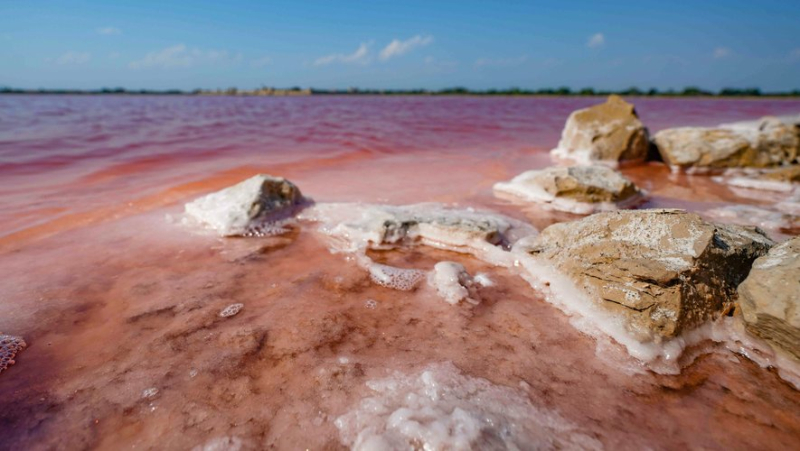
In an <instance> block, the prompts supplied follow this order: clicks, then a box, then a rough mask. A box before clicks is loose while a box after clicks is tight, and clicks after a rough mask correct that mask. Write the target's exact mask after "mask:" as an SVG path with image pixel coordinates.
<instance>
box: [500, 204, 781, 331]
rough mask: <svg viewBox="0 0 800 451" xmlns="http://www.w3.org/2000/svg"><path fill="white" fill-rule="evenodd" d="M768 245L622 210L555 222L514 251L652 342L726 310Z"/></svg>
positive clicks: (669, 217)
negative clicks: (560, 276)
mask: <svg viewBox="0 0 800 451" xmlns="http://www.w3.org/2000/svg"><path fill="white" fill-rule="evenodd" d="M772 244H773V243H772V241H771V240H770V239H769V238H767V237H766V236H765V235H764V233H763V232H761V231H760V230H758V229H756V228H745V227H740V226H732V225H715V224H711V223H708V222H706V221H703V220H702V219H701V218H700V216H698V215H696V214H693V213H688V212H686V211H683V210H623V211H616V212H607V213H597V214H595V215H592V216H589V217H587V218H584V219H582V220H580V221H574V222H567V223H559V224H554V225H552V226H550V227H548V228H546V229H544V230H543V231H542V233H541V234H539V236H537V237H534V238H531V239H525V240H522V241H520V242H519V243H517V245H515V247H514V252H515V253H524V254H527V255H529V256H532V257H533V258H534V259H535V260H536V261H538V262H540V263H543V264H548V265H551V266H552V267H554V268H555V269H556V270H557V271H558V272H560V273H561V274H563V275H565V276H566V277H567V278H568V279H570V280H571V281H572V282H573V283H574V284H575V285H576V287H577V288H578V289H579V290H581V291H583V292H584V293H586V294H587V295H588V298H589V299H592V300H593V301H594V302H596V303H597V304H598V305H600V306H601V307H602V308H603V309H604V310H606V311H608V312H610V313H611V314H612V315H613V316H614V317H616V318H619V320H620V321H621V322H622V324H623V325H624V327H625V328H626V329H627V331H628V333H630V334H631V335H632V336H633V337H635V338H636V339H637V340H639V341H642V342H646V341H655V342H659V341H661V340H663V339H668V338H672V337H676V336H678V335H679V334H680V333H681V332H682V331H684V330H687V329H691V328H693V327H695V326H698V325H700V324H701V323H703V322H704V321H707V320H709V319H713V318H716V317H718V316H719V315H722V314H724V313H725V312H727V311H729V310H730V309H731V308H732V305H733V302H734V299H735V294H736V288H737V286H738V285H739V283H741V281H742V280H744V279H745V277H747V274H748V272H749V270H750V265H751V264H752V263H753V260H755V259H756V258H758V257H760V256H762V255H764V254H766V252H767V250H768V249H769V248H770V246H771V245H772Z"/></svg>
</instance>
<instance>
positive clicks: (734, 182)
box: [711, 175, 793, 193]
mask: <svg viewBox="0 0 800 451" xmlns="http://www.w3.org/2000/svg"><path fill="white" fill-rule="evenodd" d="M711 179H712V180H713V181H715V182H717V183H722V184H727V185H730V186H735V187H737V188H748V189H758V190H765V191H778V192H782V193H787V192H789V191H791V190H792V187H793V185H792V184H791V183H789V182H781V181H778V180H760V179H752V178H748V177H725V176H724V175H723V176H717V177H712V178H711Z"/></svg>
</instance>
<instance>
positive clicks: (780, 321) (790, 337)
mask: <svg viewBox="0 0 800 451" xmlns="http://www.w3.org/2000/svg"><path fill="white" fill-rule="evenodd" d="M739 306H740V307H741V309H742V317H743V319H744V323H745V327H746V328H747V330H748V331H749V332H751V333H753V334H755V335H757V336H759V337H761V338H763V339H765V340H767V341H769V342H770V343H772V344H774V345H776V346H777V347H778V348H779V349H780V350H782V351H784V352H786V353H788V354H789V355H790V356H791V357H792V358H794V359H795V360H797V361H800V237H795V238H793V239H791V240H788V241H785V242H783V243H781V244H779V245H777V246H775V247H773V248H772V249H770V251H769V253H768V254H767V255H765V256H763V257H761V258H759V259H758V260H756V261H755V262H754V263H753V269H752V270H751V271H750V275H749V276H748V277H747V279H745V280H744V282H742V284H741V285H739Z"/></svg>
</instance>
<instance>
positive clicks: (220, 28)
mask: <svg viewBox="0 0 800 451" xmlns="http://www.w3.org/2000/svg"><path fill="white" fill-rule="evenodd" d="M261 85H267V86H279V87H287V86H295V85H297V86H303V87H317V88H347V87H350V86H358V87H362V88H400V89H408V88H428V89H438V88H442V87H449V86H466V87H469V88H473V89H487V88H506V87H512V86H518V87H523V88H540V87H558V86H569V87H572V88H581V87H585V86H591V87H595V88H600V89H619V88H627V87H630V86H638V87H641V88H649V87H657V88H660V89H665V88H671V87H672V88H682V87H684V86H688V85H696V86H701V87H704V88H707V89H719V88H722V87H749V86H756V87H760V88H762V89H765V90H790V89H800V1H797V0H792V1H782V2H776V1H771V0H762V1H759V2H753V1H726V2H688V1H671V2H665V1H663V0H660V1H650V0H638V1H629V2H621V1H606V2H597V1H560V2H556V1H553V2H535V1H527V2H522V1H515V2H499V1H495V2H480V1H468V0H462V1H448V2H434V1H404V2H400V1H369V2H368V1H363V2H356V1H300V0H295V1H271V2H268V1H262V2H255V1H228V2H222V1H214V2H210V1H182V2H172V1H150V0H137V1H124V2H123V1H117V2H110V1H15V0H0V86H13V87H21V88H39V87H44V88H83V89H91V88H99V87H116V86H122V87H126V88H148V89H167V88H180V89H193V88H226V87H230V86H235V87H239V88H253V87H257V86H261Z"/></svg>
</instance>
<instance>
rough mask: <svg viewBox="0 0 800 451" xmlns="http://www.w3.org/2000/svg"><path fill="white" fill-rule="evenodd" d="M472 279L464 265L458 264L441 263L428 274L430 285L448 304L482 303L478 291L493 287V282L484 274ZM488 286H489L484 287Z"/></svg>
mask: <svg viewBox="0 0 800 451" xmlns="http://www.w3.org/2000/svg"><path fill="white" fill-rule="evenodd" d="M480 276H481V277H479V276H475V277H472V276H470V275H469V273H468V272H467V270H466V268H464V265H462V264H460V263H456V262H439V263H437V264H436V265H434V267H433V271H431V272H430V273H429V274H428V284H429V285H430V286H432V287H433V288H435V289H436V292H437V293H438V294H439V296H441V298H442V299H444V300H445V302H447V303H448V304H453V305H455V304H458V303H459V302H461V301H465V302H468V303H470V304H473V305H477V304H479V303H480V299H479V296H478V289H479V288H480V287H483V286H491V284H492V282H491V280H489V279H488V277H487V276H486V275H484V274H481V275H480ZM484 284H487V285H484Z"/></svg>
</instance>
